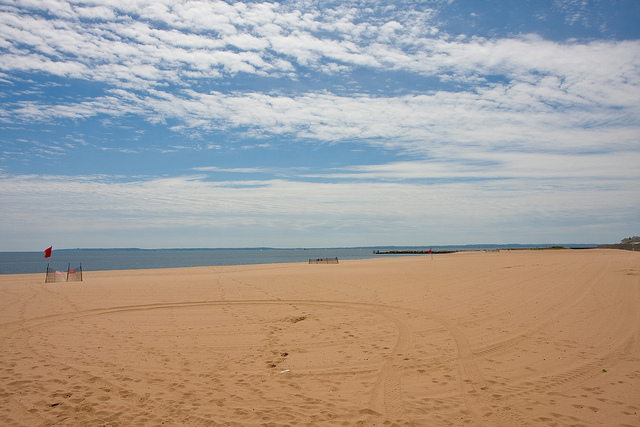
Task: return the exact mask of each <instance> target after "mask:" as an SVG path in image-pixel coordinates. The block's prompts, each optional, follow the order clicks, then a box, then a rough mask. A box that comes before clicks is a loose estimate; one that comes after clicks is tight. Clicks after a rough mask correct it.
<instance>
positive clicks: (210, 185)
mask: <svg viewBox="0 0 640 427" xmlns="http://www.w3.org/2000/svg"><path fill="white" fill-rule="evenodd" d="M532 184H533V185H532ZM609 184H610V182H608V181H604V182H603V183H602V184H601V185H600V186H599V187H595V188H594V187H593V185H592V182H586V183H580V182H577V181H576V182H573V183H572V182H571V181H569V182H553V181H549V182H544V181H542V182H539V181H531V180H527V179H524V180H521V179H515V180H499V181H486V182H480V183H478V182H475V183H469V182H455V181H454V182H448V183H447V182H433V183H427V184H419V183H414V184H407V183H393V182H389V183H375V182H374V183H366V182H364V183H357V182H343V183H335V184H331V183H310V182H302V181H285V180H270V181H225V182H211V181H207V180H205V179H204V177H202V176H191V177H176V178H166V179H163V178H158V179H152V180H145V181H128V182H119V181H118V180H113V179H109V178H105V177H75V178H68V177H62V176H37V175H23V176H7V175H3V176H1V177H0V203H2V205H3V206H5V207H6V209H3V212H2V215H1V216H0V219H1V221H2V229H3V230H4V231H3V234H4V236H3V237H4V239H5V241H8V242H9V243H15V242H13V241H12V239H15V238H16V236H13V235H12V233H11V232H10V230H27V229H28V230H31V231H32V232H33V233H36V234H37V233H39V234H40V236H42V233H45V235H47V236H57V238H60V239H62V240H64V239H65V237H64V236H67V237H66V239H68V236H69V233H75V234H74V235H75V237H74V239H75V240H74V242H70V243H69V244H70V245H72V246H92V245H91V244H90V242H91V239H92V237H93V236H96V235H98V234H104V233H114V234H116V235H120V234H121V233H123V232H126V233H129V234H130V235H132V236H138V237H139V236H143V235H144V236H147V235H149V234H152V233H157V232H158V230H165V232H167V233H168V232H169V231H170V230H175V229H181V230H186V231H185V232H189V233H195V231H196V230H197V234H199V235H200V237H199V238H198V240H197V242H202V241H204V240H205V239H207V238H208V239H215V236H216V234H217V233H218V232H223V230H224V229H227V228H229V227H232V228H233V229H234V230H236V232H237V233H238V234H237V235H236V239H240V240H242V239H245V238H246V237H247V236H246V235H244V234H243V232H242V230H245V231H246V232H247V233H256V232H257V231H258V230H260V232H266V231H267V230H276V229H280V230H283V231H284V230H288V231H287V233H291V240H290V241H288V245H289V246H297V245H296V244H295V243H294V242H295V241H298V242H300V241H302V240H300V238H301V237H309V236H311V235H313V232H314V231H318V229H319V228H323V229H324V234H326V233H329V234H331V233H334V232H337V231H338V230H352V231H353V232H354V233H355V234H359V235H361V236H366V235H369V234H371V235H375V236H378V237H380V236H381V235H384V238H385V241H387V242H389V243H390V244H392V243H394V242H395V240H394V236H396V238H397V236H402V235H405V234H406V235H409V234H413V235H414V237H413V239H414V240H413V241H412V242H413V244H419V240H420V239H424V238H425V237H426V236H434V235H441V234H442V233H443V232H442V231H438V230H437V229H442V230H446V232H447V233H449V234H455V235H459V232H460V231H462V232H465V231H467V232H468V233H470V234H469V236H470V237H469V239H472V238H473V239H482V238H484V237H485V236H487V234H486V233H487V232H489V231H490V232H492V233H494V239H495V238H499V237H496V236H501V235H503V234H501V233H506V234H507V235H511V236H514V235H518V234H517V233H518V232H519V233H521V234H527V235H529V236H530V235H535V233H536V230H535V229H536V228H537V227H538V226H543V227H544V228H545V229H546V230H548V232H553V231H559V232H562V229H563V227H565V226H566V223H567V222H571V221H573V222H574V224H577V223H580V224H581V226H589V225H595V224H603V223H607V222H609V223H610V226H609V228H608V232H611V230H613V229H616V230H617V229H619V228H620V224H626V226H628V225H629V224H632V223H633V221H635V220H636V219H635V217H634V215H633V214H632V212H637V209H638V208H639V207H640V206H639V205H638V200H637V198H634V197H633V196H634V194H636V191H635V189H634V188H632V186H630V185H629V186H626V187H624V186H623V187H620V186H616V185H613V186H611V187H610V188H609ZM576 206H580V209H578V210H576V209H575V207H576ZM43 218H46V221H43ZM532 218H536V220H535V221H531V219H532ZM434 227H435V228H434ZM436 228H437V229H436ZM500 229H502V232H500ZM78 230H82V231H81V233H78ZM189 230H193V231H189ZM383 230H384V231H383ZM518 230H520V231H518ZM471 232H473V233H474V234H473V237H471V236H472V234H471ZM495 233H497V234H495ZM514 233H515V234H514ZM195 235H196V234H190V236H191V237H194V236H195ZM23 237H24V236H23ZM40 238H41V237H40ZM443 238H444V237H443ZM7 239H9V240H7ZM431 239H433V237H431ZM209 241H210V242H211V241H212V240H209ZM213 241H215V240H213ZM236 241H237V240H236ZM432 241H433V240H432ZM192 242H193V240H192ZM215 242H216V244H214V246H229V245H230V246H234V244H233V243H232V242H230V241H225V242H219V241H215ZM468 242H471V243H473V242H475V241H471V240H470V241H468ZM9 243H7V244H9ZM461 243H463V242H461ZM171 244H172V242H166V243H165V245H167V246H171ZM174 244H175V243H174ZM193 244H194V243H193ZM200 244H201V243H200ZM211 245H212V244H211V243H210V244H209V245H208V246H211ZM312 245H313V242H309V246H312ZM235 246H237V245H235ZM285 246H286V244H285ZM14 247H15V246H14Z"/></svg>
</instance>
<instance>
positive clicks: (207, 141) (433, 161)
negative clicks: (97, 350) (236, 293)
mask: <svg viewBox="0 0 640 427" xmlns="http://www.w3.org/2000/svg"><path fill="white" fill-rule="evenodd" d="M639 21H640V1H638V0H606V1H605V0H546V1H545V0H539V1H526V2H523V1H520V0H487V1H482V2H475V1H474V2H470V1H462V0H423V1H419V0H412V1H404V0H400V1H398V0H391V1H368V0H353V1H352V0H340V1H310V0H299V1H283V2H260V1H238V2H231V1H230V2H225V1H183V0H161V1H147V0H72V1H58V0H0V251H39V250H44V249H45V248H47V247H49V246H53V247H54V248H122V247H137V248H180V247H185V248H200V247H209V248H215V247H226V248H233V247H264V246H267V247H283V248H285V247H293V248H298V247H352V246H377V245H398V246H404V245H407V246H432V245H433V246H435V245H447V244H452V245H460V244H481V243H486V244H488V243H496V244H500V243H615V242H619V241H620V240H621V239H622V238H625V237H629V236H633V235H637V234H639V232H640V25H638V22H639Z"/></svg>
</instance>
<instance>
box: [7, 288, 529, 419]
mask: <svg viewBox="0 0 640 427" xmlns="http://www.w3.org/2000/svg"><path fill="white" fill-rule="evenodd" d="M263 304H270V305H282V304H289V305H290V304H297V305H315V306H324V307H329V308H341V309H352V310H357V311H361V312H366V313H369V314H374V315H378V316H382V317H384V318H386V319H387V320H389V321H390V322H392V323H393V324H394V325H395V327H396V328H397V337H396V342H395V345H394V347H393V349H392V351H391V353H390V354H389V355H388V356H387V357H386V360H385V361H384V363H383V365H382V367H381V368H380V371H379V373H378V375H377V378H376V381H375V384H374V386H373V388H372V390H371V396H370V399H369V407H368V409H367V410H366V411H361V413H362V414H367V415H369V417H370V420H371V421H373V420H379V419H380V418H381V417H383V418H385V419H388V420H393V419H400V418H401V414H402V411H403V407H402V406H403V405H402V401H403V399H402V375H403V369H404V363H405V362H404V359H405V356H406V354H407V352H408V351H409V349H410V346H411V328H410V327H409V326H408V324H407V323H406V322H405V321H404V320H402V317H407V316H418V317H423V318H427V319H429V320H432V321H434V322H436V323H438V324H440V325H441V326H442V327H444V328H445V329H446V330H448V331H449V333H450V334H451V336H452V338H453V339H454V341H455V343H456V346H457V352H458V372H459V376H460V390H461V392H462V395H463V397H464V400H465V403H466V406H467V408H468V409H469V411H470V412H471V413H472V414H473V416H474V418H475V419H476V421H477V422H478V423H479V424H484V425H491V426H499V425H521V424H523V423H522V421H521V420H520V419H518V418H517V417H514V416H513V414H510V413H508V412H504V411H499V408H500V404H499V402H498V401H496V400H495V399H492V398H491V396H490V395H489V393H488V392H486V390H487V389H488V387H487V384H486V382H485V380H484V378H483V376H482V374H481V372H480V370H479V368H478V366H477V364H476V363H475V357H474V354H473V352H472V350H471V347H470V345H469V342H468V340H467V339H466V337H465V335H464V334H463V333H462V332H461V331H460V330H459V329H458V328H457V327H456V326H455V324H454V323H453V322H451V321H449V320H448V319H446V318H444V317H441V316H438V315H435V314H431V313H427V312H423V311H420V310H413V309H407V308H403V307H395V306H388V305H382V304H371V303H355V302H343V301H322V300H235V301H233V300H226V301H191V302H178V303H155V304H143V305H130V306H116V307H110V308H102V309H92V310H85V311H76V312H74V313H68V314H59V315H50V316H43V317H40V318H32V319H29V320H25V321H22V322H11V323H8V324H4V325H0V326H1V327H9V328H11V327H13V328H12V329H13V331H12V332H9V334H12V333H15V332H18V334H17V335H22V336H23V339H26V340H28V337H27V336H25V335H24V334H25V333H26V334H27V335H28V334H29V333H30V332H31V330H33V329H34V328H39V327H44V326H46V325H49V324H52V323H57V322H63V321H71V320H78V319H81V318H86V317H92V316H101V315H111V314H117V313H125V312H134V311H145V310H161V309H170V308H182V307H202V306H225V305H226V306H229V305H263ZM32 351H34V352H35V350H33V349H32ZM50 362H55V361H50ZM55 363H59V364H60V365H61V366H63V367H64V368H65V369H69V367H68V366H66V365H65V364H64V363H61V362H55ZM96 380H98V379H97V378H93V381H94V382H95V381H96ZM100 382H104V385H105V386H108V387H112V388H116V389H117V386H116V385H115V384H113V383H111V382H108V381H106V380H103V379H100ZM120 391H121V393H123V394H125V393H127V392H128V393H130V391H128V390H120ZM133 400H144V396H135V398H134V399H133ZM153 409H154V410H157V409H158V408H156V407H153ZM191 421H193V422H202V421H203V420H201V419H196V417H193V418H191Z"/></svg>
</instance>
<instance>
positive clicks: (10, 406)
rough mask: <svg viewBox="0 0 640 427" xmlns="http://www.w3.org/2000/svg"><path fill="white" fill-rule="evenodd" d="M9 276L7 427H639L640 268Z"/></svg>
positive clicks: (471, 259)
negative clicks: (65, 278) (67, 278)
mask: <svg viewBox="0 0 640 427" xmlns="http://www.w3.org/2000/svg"><path fill="white" fill-rule="evenodd" d="M84 279H85V280H84V282H68V283H49V284H45V283H43V282H44V275H40V274H29V275H5V276H0V292H2V295H3V298H2V302H0V339H1V343H2V344H1V346H2V351H1V353H0V362H1V363H0V409H1V410H0V424H1V425H5V426H49V425H64V426H76V425H77V426H85V425H96V426H97V425H110V426H133V425H136V426H144V425H149V426H152V425H153V426H155V425H165V426H171V425H173V426H178V425H189V426H191V425H193V426H200V425H202V426H216V425H225V426H262V425H266V426H295V425H314V426H315V425H320V426H336V425H338V426H339V425H344V426H348V425H364V426H374V425H401V426H402V425H415V426H423V425H424V426H446V425H454V426H460V425H484V426H516V425H539V426H549V425H575V426H581V425H582V426H591V425H593V426H596V425H607V426H638V425H640V254H638V253H635V252H625V251H616V250H579V251H578V250H575V251H572V250H548V251H507V252H504V251H503V252H499V253H497V252H478V253H457V254H449V255H438V256H434V257H433V258H431V257H429V256H425V257H407V258H386V259H376V260H358V261H343V262H341V263H340V264H338V265H309V264H274V265H254V266H225V267H201V268H189V269H166V270H132V271H105V272H85V274H84Z"/></svg>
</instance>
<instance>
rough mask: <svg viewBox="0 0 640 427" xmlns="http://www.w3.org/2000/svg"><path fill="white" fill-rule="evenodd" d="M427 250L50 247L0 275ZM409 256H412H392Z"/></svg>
mask: <svg viewBox="0 0 640 427" xmlns="http://www.w3.org/2000/svg"><path fill="white" fill-rule="evenodd" d="M545 246H546V245H470V246H438V247H435V246H434V247H432V248H433V250H434V251H437V250H483V249H488V250H489V249H497V248H507V247H517V248H524V247H545ZM405 249H406V250H428V249H429V247H426V248H424V247H410V248H405V247H370V248H333V249H331V248H328V249H271V248H263V249H258V248H256V249H57V250H56V249H55V248H54V249H53V252H52V255H51V257H50V258H46V259H45V258H44V252H0V274H21V273H44V272H45V271H46V269H47V264H50V266H51V268H54V269H56V270H59V271H63V270H64V271H66V270H67V266H68V265H69V264H71V268H76V267H78V266H79V265H82V269H83V270H84V271H97V270H135V269H148V268H175V267H201V266H214V265H246V264H274V263H289V262H308V261H309V259H315V258H333V257H338V259H339V260H346V259H366V258H381V257H389V256H392V255H375V254H374V251H388V250H405ZM393 256H412V255H393Z"/></svg>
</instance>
